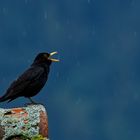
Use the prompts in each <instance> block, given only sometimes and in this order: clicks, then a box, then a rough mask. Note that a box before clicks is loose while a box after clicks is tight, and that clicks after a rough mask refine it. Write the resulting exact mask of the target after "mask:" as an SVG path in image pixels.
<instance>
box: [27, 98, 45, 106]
mask: <svg viewBox="0 0 140 140" xmlns="http://www.w3.org/2000/svg"><path fill="white" fill-rule="evenodd" d="M28 99H29V100H30V101H31V103H27V104H26V105H27V106H28V105H36V104H41V103H37V102H34V101H33V100H32V99H31V97H28ZM41 105H43V104H41Z"/></svg>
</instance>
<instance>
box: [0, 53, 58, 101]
mask: <svg viewBox="0 0 140 140" xmlns="http://www.w3.org/2000/svg"><path fill="white" fill-rule="evenodd" d="M56 53H57V52H52V53H50V54H49V53H39V54H38V55H37V56H36V58H35V59H34V61H33V63H32V64H31V66H30V68H29V69H27V70H26V71H25V72H24V73H23V74H22V75H21V76H19V78H18V79H17V80H15V81H13V82H12V84H11V85H10V87H9V88H8V89H7V91H6V93H5V94H4V95H3V96H2V97H0V102H4V101H8V102H11V101H12V100H14V99H16V98H18V97H21V96H24V97H26V98H29V100H30V101H31V103H35V102H34V101H33V100H32V99H31V97H32V96H35V95H36V94H37V93H38V92H39V91H40V90H41V89H42V88H43V87H44V85H45V83H46V81H47V79H48V74H49V71H50V65H51V63H52V62H58V61H59V60H58V59H53V58H51V56H52V55H54V54H56Z"/></svg>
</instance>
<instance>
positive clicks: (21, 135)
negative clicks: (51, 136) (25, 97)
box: [0, 104, 48, 140]
mask: <svg viewBox="0 0 140 140" xmlns="http://www.w3.org/2000/svg"><path fill="white" fill-rule="evenodd" d="M25 139H26V140H34V139H35V140H48V117H47V113H46V110H45V108H44V106H42V105H39V104H38V105H28V106H26V107H20V108H11V109H3V108H0V140H25Z"/></svg>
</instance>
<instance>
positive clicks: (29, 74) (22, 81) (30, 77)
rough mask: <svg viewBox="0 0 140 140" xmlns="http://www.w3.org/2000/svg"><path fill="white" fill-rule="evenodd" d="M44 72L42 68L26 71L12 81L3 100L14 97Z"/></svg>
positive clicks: (32, 68)
mask: <svg viewBox="0 0 140 140" xmlns="http://www.w3.org/2000/svg"><path fill="white" fill-rule="evenodd" d="M43 72H44V69H43V68H42V67H31V68H29V69H28V70H26V71H25V72H24V73H23V74H22V75H21V76H20V77H19V78H18V79H17V80H15V81H13V83H12V84H11V85H10V87H9V88H8V89H7V92H6V94H5V95H4V97H5V98H10V97H11V96H12V97H14V96H16V95H17V94H18V93H20V92H21V91H22V90H24V89H25V88H27V87H28V86H29V85H30V83H32V81H34V80H36V79H37V78H38V77H40V76H41V75H42V74H43Z"/></svg>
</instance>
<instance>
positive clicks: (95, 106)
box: [0, 0, 140, 140]
mask: <svg viewBox="0 0 140 140" xmlns="http://www.w3.org/2000/svg"><path fill="white" fill-rule="evenodd" d="M45 51H47V52H51V51H58V52H59V54H58V55H57V56H56V57H57V58H59V59H60V60H61V61H60V62H59V63H53V65H52V66H51V71H50V75H49V80H48V82H47V85H46V86H45V88H44V89H43V90H42V91H41V92H40V94H38V95H37V96H35V97H34V98H33V99H34V100H36V101H38V102H41V103H43V104H44V105H45V106H46V107H47V111H48V115H49V135H50V139H51V140H132V139H134V140H139V139H140V1H139V0H106V1H105V0H59V1H58V0H0V96H2V95H3V94H4V92H5V90H6V89H7V87H8V86H9V84H10V83H11V81H13V80H14V79H16V78H17V77H18V76H19V75H20V74H21V73H22V72H23V71H24V70H25V69H27V68H28V67H29V66H30V64H31V63H32V61H33V59H34V57H35V56H36V55H37V54H38V53H39V52H45ZM27 102H28V100H27V99H25V98H18V99H17V100H15V101H13V102H11V103H9V104H7V103H1V104H0V107H6V108H10V107H17V106H23V105H24V104H25V103H27Z"/></svg>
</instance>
